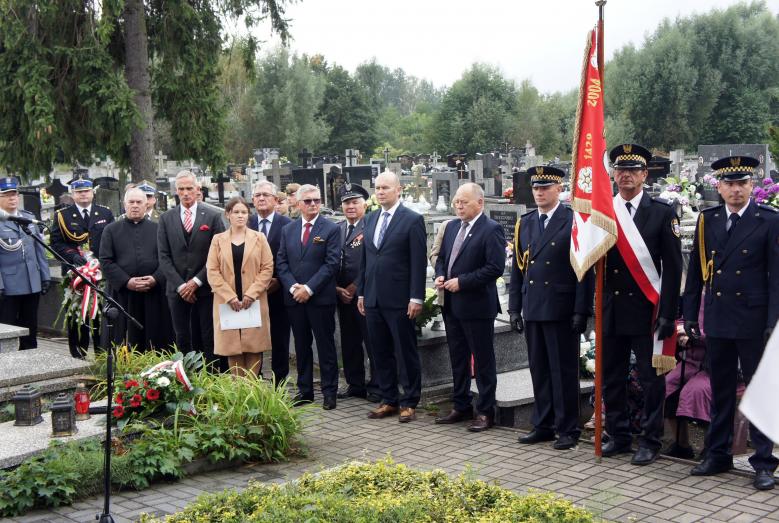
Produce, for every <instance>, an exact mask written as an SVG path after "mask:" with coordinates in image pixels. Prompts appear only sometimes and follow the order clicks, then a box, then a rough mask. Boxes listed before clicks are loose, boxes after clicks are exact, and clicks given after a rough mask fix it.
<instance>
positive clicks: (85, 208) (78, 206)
mask: <svg viewBox="0 0 779 523" xmlns="http://www.w3.org/2000/svg"><path fill="white" fill-rule="evenodd" d="M76 208H77V209H78V216H79V218H83V217H84V211H87V215H88V216H92V206H91V205H90V206H88V207H81V206H80V205H79V204H76Z"/></svg>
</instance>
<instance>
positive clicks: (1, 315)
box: [0, 292, 41, 350]
mask: <svg viewBox="0 0 779 523" xmlns="http://www.w3.org/2000/svg"><path fill="white" fill-rule="evenodd" d="M40 297H41V294H40V293H39V292H36V293H33V294H20V295H18V296H6V295H4V296H3V297H2V298H0V323H5V324H6V325H16V326H17V327H24V328H25V329H27V330H28V331H30V332H29V333H28V334H27V335H26V336H22V337H21V338H19V350H27V349H35V348H37V347H38V301H39V300H40Z"/></svg>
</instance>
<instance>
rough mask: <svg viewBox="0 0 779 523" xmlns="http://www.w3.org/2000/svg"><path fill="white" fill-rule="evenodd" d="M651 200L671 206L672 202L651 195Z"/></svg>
mask: <svg viewBox="0 0 779 523" xmlns="http://www.w3.org/2000/svg"><path fill="white" fill-rule="evenodd" d="M652 201H653V202H657V203H662V204H665V205H668V206H669V207H673V202H672V201H671V200H666V199H665V198H660V197H659V196H652Z"/></svg>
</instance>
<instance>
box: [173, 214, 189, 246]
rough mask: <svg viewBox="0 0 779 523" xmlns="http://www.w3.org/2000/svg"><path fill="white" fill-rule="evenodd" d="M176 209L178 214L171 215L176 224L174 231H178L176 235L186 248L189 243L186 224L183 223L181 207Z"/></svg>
mask: <svg viewBox="0 0 779 523" xmlns="http://www.w3.org/2000/svg"><path fill="white" fill-rule="evenodd" d="M174 209H175V210H176V212H175V213H171V216H170V217H171V219H172V220H173V224H174V226H173V229H174V230H175V231H176V232H175V233H174V234H177V235H178V237H179V239H180V240H181V244H182V245H185V246H186V245H187V244H188V243H189V242H188V241H187V237H186V236H185V235H184V223H183V222H182V221H181V205H177V206H175V207H174Z"/></svg>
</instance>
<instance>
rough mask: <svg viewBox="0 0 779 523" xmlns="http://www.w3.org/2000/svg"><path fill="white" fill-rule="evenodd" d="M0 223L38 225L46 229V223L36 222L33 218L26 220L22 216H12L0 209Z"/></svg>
mask: <svg viewBox="0 0 779 523" xmlns="http://www.w3.org/2000/svg"><path fill="white" fill-rule="evenodd" d="M0 222H14V223H18V224H19V225H30V224H32V225H40V226H41V227H46V222H42V221H40V220H36V219H35V218H26V217H24V216H16V215H13V214H9V213H8V212H7V211H4V210H2V209H0Z"/></svg>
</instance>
